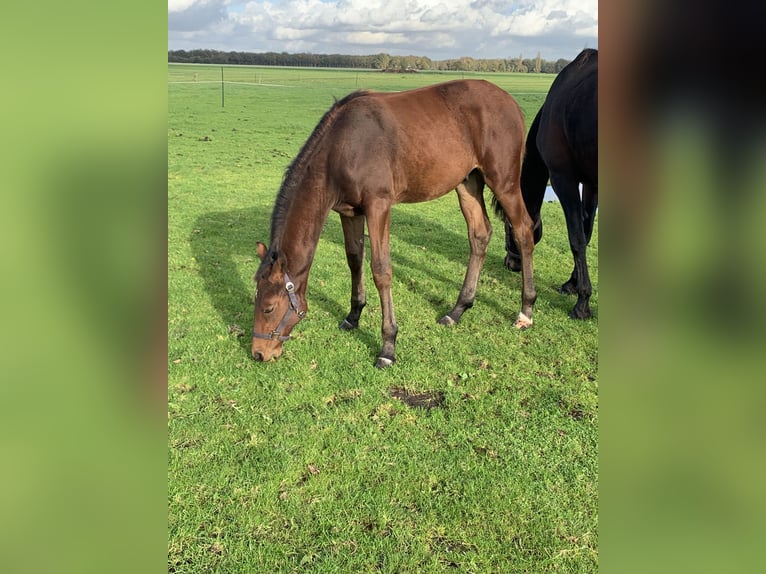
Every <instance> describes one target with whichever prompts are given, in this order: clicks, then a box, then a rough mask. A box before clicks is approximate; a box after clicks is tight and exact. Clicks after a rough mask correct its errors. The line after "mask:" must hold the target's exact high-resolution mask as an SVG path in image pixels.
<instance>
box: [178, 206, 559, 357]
mask: <svg viewBox="0 0 766 574" xmlns="http://www.w3.org/2000/svg"><path fill="white" fill-rule="evenodd" d="M455 204H456V205H455V209H458V207H457V200H456V201H455ZM270 218H271V209H270V208H269V209H260V208H259V209H256V208H253V209H240V210H232V211H220V212H212V213H207V214H205V215H202V216H201V217H199V218H198V219H197V220H196V221H195V224H194V229H193V231H192V233H191V234H190V236H189V241H190V244H191V250H192V254H193V256H194V257H195V259H196V261H197V264H198V266H199V273H200V276H201V277H202V279H203V281H204V285H205V290H206V292H207V293H208V295H209V297H210V300H211V302H212V304H213V306H214V307H215V309H216V310H217V312H218V314H219V316H220V317H221V320H222V321H223V323H224V324H225V325H227V326H230V325H237V326H239V327H241V328H242V330H243V331H244V335H243V336H240V337H238V341H239V345H240V347H241V348H242V349H243V351H244V352H246V353H247V354H248V355H249V353H250V337H249V336H247V334H248V333H249V332H250V329H251V327H252V311H253V293H254V284H253V282H252V280H251V277H252V275H253V274H254V273H255V271H256V269H257V267H258V259H257V256H256V255H255V245H256V242H257V241H259V240H261V241H266V240H267V239H268V236H269V226H270ZM332 218H335V222H334V223H332V222H331V223H330V224H326V225H325V229H324V231H323V233H322V238H323V239H324V240H325V241H330V242H332V243H335V244H337V245H338V246H340V248H341V252H342V250H343V233H342V230H341V227H340V224H339V223H337V215H335V214H334V213H331V214H330V217H329V219H332ZM492 224H493V229H494V234H495V239H494V241H498V240H502V232H503V227H502V224H501V223H500V221H499V220H498V219H497V218H495V217H493V220H492ZM391 240H392V244H393V247H392V253H391V259H392V263H393V266H394V276H395V281H397V282H398V284H399V285H401V286H404V287H405V288H406V289H408V290H410V291H411V292H412V293H414V294H416V295H418V296H419V297H422V298H424V299H426V300H427V301H428V303H429V304H430V305H432V306H433V307H434V310H435V313H434V321H436V320H437V319H439V318H440V317H442V316H443V315H444V314H445V313H447V312H448V311H449V310H450V309H451V308H452V305H453V304H454V302H455V300H456V299H457V296H458V293H459V291H460V287H461V285H462V282H463V277H464V273H465V265H466V264H467V262H468V251H469V249H468V238H467V232H466V227H465V224H464V223H462V225H461V226H460V227H459V228H448V227H446V226H445V225H444V224H442V223H440V222H438V221H435V220H434V219H433V218H424V217H422V216H420V215H418V214H417V213H415V212H414V211H413V210H412V209H407V210H402V209H396V208H394V212H393V215H392V225H391ZM396 243H399V244H401V243H407V244H408V245H409V246H410V247H411V249H401V248H399V249H397V248H396ZM424 247H425V249H426V250H427V253H428V257H429V258H437V257H438V258H443V259H446V260H448V261H451V262H454V263H455V264H456V267H457V268H458V269H459V270H460V271H459V272H458V273H456V274H455V275H454V276H448V275H445V274H444V273H443V272H437V271H436V270H435V269H434V268H433V267H428V266H427V265H425V264H424V263H423V261H422V260H421V261H418V260H417V258H414V257H412V256H411V255H412V253H418V252H419V251H421V250H423V248H424ZM494 251H497V249H495V250H494ZM367 257H368V260H369V249H368V250H367ZM336 264H337V270H334V272H337V273H346V274H348V271H347V269H348V267H347V265H346V261H345V257H343V256H341V257H339V258H338V261H337V262H336ZM243 268H245V269H246V272H245V273H243ZM365 273H366V275H367V277H369V274H370V272H369V266H368V267H367V269H365ZM426 276H427V279H428V281H429V282H432V283H435V284H436V285H432V286H428V287H424V286H423V285H422V280H419V279H420V278H423V277H426ZM482 277H484V278H485V279H486V278H488V277H489V278H492V279H494V280H496V281H497V282H498V283H499V288H498V289H496V290H490V289H488V288H487V286H486V285H484V286H481V285H480V287H479V290H478V293H477V304H480V305H487V306H490V307H491V308H492V309H493V311H494V312H495V313H496V314H498V315H501V316H505V317H507V318H508V320H510V321H512V320H514V319H515V318H516V313H517V312H518V310H519V309H520V306H521V300H520V283H521V275H520V274H518V273H511V272H510V271H508V270H506V269H505V267H504V266H503V257H502V255H498V254H496V253H493V252H490V253H488V254H487V259H486V261H485V263H484V269H483V270H482ZM548 279H549V278H547V277H546V282H548ZM412 280H414V281H412ZM536 283H537V284H538V294H542V293H543V292H545V293H546V294H547V293H549V292H550V293H552V295H551V296H550V297H547V298H548V301H549V303H550V304H551V305H552V306H553V307H557V308H560V309H561V310H562V312H565V313H568V311H569V309H570V307H571V304H572V303H571V301H570V299H569V298H567V297H564V296H561V295H559V294H558V293H556V292H555V291H554V290H553V288H549V286H545V285H544V284H541V282H540V281H539V279H538V280H537V281H536ZM348 284H349V285H348V287H349V290H350V276H349V280H348ZM308 293H309V296H310V298H311V300H312V302H313V303H314V304H316V305H318V306H319V307H320V308H321V309H323V310H324V311H326V312H327V313H329V314H330V316H332V317H335V318H337V320H338V322H340V321H341V320H342V319H343V318H344V317H345V316H346V314H347V313H348V307H344V306H342V305H341V304H339V303H338V302H337V297H336V296H334V295H331V294H330V293H329V291H328V290H327V289H324V288H323V287H322V286H321V285H320V284H319V282H317V281H313V282H312V284H311V285H309V288H308ZM349 295H350V291H349ZM368 299H369V301H370V302H373V301H376V300H377V291H376V290H375V289H374V287H373V288H372V289H371V290H368ZM395 304H396V302H395ZM397 311H398V312H399V313H406V312H407V310H406V309H401V308H400V307H399V308H397ZM468 312H469V313H470V311H468ZM377 321H378V323H379V318H378V319H377ZM350 334H351V336H354V337H357V338H358V339H359V340H360V341H361V342H362V343H363V344H365V345H366V346H367V347H369V348H370V350H371V353H372V354H374V353H377V352H378V350H379V346H380V344H381V342H380V335H379V331H378V330H377V329H376V330H374V331H372V330H369V329H356V330H354V331H351V332H350Z"/></svg>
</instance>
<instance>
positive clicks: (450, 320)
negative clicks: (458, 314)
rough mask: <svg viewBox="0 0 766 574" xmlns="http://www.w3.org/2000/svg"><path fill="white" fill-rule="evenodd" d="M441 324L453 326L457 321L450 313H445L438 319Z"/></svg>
mask: <svg viewBox="0 0 766 574" xmlns="http://www.w3.org/2000/svg"><path fill="white" fill-rule="evenodd" d="M437 323H439V325H446V326H447V327H451V326H452V325H457V321H455V320H454V319H453V318H452V317H450V316H449V315H445V316H444V317H442V318H441V319H439V320H438V321H437Z"/></svg>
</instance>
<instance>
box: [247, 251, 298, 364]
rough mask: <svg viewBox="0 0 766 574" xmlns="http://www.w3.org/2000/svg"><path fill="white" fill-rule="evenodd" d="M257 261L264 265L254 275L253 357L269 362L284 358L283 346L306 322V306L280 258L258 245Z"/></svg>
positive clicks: (273, 252)
mask: <svg viewBox="0 0 766 574" xmlns="http://www.w3.org/2000/svg"><path fill="white" fill-rule="evenodd" d="M258 257H259V258H260V259H261V265H260V267H259V268H258V271H257V273H256V274H255V312H254V318H253V344H252V355H253V359H255V360H256V361H269V360H271V359H276V358H278V357H279V356H280V355H281V354H282V343H283V342H285V341H287V340H288V339H289V338H290V333H291V332H292V330H293V328H294V327H295V326H296V325H297V324H298V322H299V321H300V320H301V319H303V316H304V315H305V314H306V305H305V301H301V300H300V299H302V297H301V298H300V299H299V295H298V294H297V293H296V291H295V285H294V284H293V282H292V281H291V280H290V277H289V276H288V274H287V271H286V270H285V267H284V261H283V260H282V259H281V258H280V257H279V256H278V254H277V253H276V252H275V251H269V249H268V248H267V247H266V246H265V245H264V244H263V243H260V242H259V243H258Z"/></svg>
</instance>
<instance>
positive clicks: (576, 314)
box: [569, 307, 593, 319]
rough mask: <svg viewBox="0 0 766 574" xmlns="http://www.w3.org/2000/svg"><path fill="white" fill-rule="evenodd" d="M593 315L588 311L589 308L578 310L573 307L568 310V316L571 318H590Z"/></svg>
mask: <svg viewBox="0 0 766 574" xmlns="http://www.w3.org/2000/svg"><path fill="white" fill-rule="evenodd" d="M592 316H593V315H592V314H591V312H590V309H585V310H584V311H583V310H580V309H577V307H575V308H574V309H572V310H571V311H570V312H569V317H570V318H571V319H590V318H591V317H592Z"/></svg>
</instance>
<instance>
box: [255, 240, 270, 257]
mask: <svg viewBox="0 0 766 574" xmlns="http://www.w3.org/2000/svg"><path fill="white" fill-rule="evenodd" d="M256 252H257V253H258V259H260V260H261V261H263V258H264V257H266V254H267V253H268V252H269V248H268V247H266V246H265V245H264V244H263V243H261V242H260V241H259V242H258V243H257V244H256Z"/></svg>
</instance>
